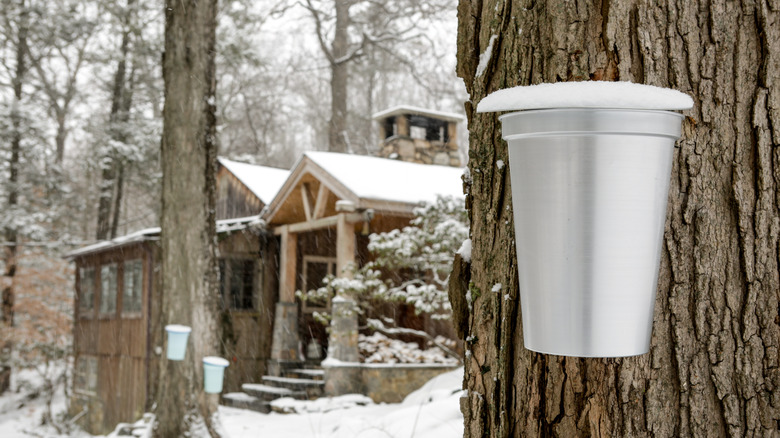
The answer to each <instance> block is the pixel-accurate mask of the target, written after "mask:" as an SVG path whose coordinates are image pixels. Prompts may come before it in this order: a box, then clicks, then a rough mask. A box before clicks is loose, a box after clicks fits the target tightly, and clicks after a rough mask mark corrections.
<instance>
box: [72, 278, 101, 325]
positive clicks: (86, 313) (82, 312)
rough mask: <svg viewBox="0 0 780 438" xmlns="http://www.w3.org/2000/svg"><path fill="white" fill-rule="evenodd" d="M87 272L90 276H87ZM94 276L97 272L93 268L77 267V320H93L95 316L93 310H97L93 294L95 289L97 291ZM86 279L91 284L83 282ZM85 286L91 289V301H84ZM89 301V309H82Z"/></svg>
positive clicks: (94, 294)
mask: <svg viewBox="0 0 780 438" xmlns="http://www.w3.org/2000/svg"><path fill="white" fill-rule="evenodd" d="M87 272H90V274H89V275H87ZM96 274H97V270H96V269H95V266H92V265H90V266H81V267H79V285H78V288H79V290H78V293H79V305H78V307H77V309H76V310H77V312H78V316H79V319H82V318H83V319H89V318H93V317H94V316H95V309H96V308H97V306H95V300H96V298H97V296H96V295H97V294H96V293H95V292H96V289H97V288H96V287H95V285H96V282H97V278H96ZM87 278H90V279H91V280H92V281H91V282H89V281H85V279H87ZM87 284H89V285H90V289H91V290H90V292H91V294H92V299H91V300H85V299H84V298H85V297H84V292H85V291H84V286H85V285H87ZM89 301H91V302H90V305H89V307H88V308H86V307H84V303H87V302H89Z"/></svg>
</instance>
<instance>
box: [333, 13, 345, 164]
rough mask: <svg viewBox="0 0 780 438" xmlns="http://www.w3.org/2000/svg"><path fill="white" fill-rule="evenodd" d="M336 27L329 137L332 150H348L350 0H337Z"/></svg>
mask: <svg viewBox="0 0 780 438" xmlns="http://www.w3.org/2000/svg"><path fill="white" fill-rule="evenodd" d="M335 5H336V29H335V33H334V35H333V42H332V44H331V47H332V59H331V64H330V73H331V77H330V125H329V131H328V139H329V143H330V149H329V150H330V151H331V152H347V151H348V150H349V145H348V143H347V138H348V137H347V135H348V134H347V82H348V81H349V62H348V60H347V59H346V57H347V50H348V48H349V34H348V32H347V30H348V27H349V0H335Z"/></svg>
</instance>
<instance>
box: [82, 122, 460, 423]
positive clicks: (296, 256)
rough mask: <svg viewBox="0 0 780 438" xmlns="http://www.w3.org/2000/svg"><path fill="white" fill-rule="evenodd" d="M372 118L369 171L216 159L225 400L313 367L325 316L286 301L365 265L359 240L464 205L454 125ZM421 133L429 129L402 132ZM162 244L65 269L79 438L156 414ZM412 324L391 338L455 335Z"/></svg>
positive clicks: (96, 251) (329, 161) (341, 163)
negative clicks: (427, 208)
mask: <svg viewBox="0 0 780 438" xmlns="http://www.w3.org/2000/svg"><path fill="white" fill-rule="evenodd" d="M374 118H375V120H377V121H378V122H379V124H380V126H383V127H384V128H383V129H385V130H386V131H382V132H388V131H389V132H392V134H391V135H387V136H383V139H382V143H381V144H380V151H379V154H380V157H371V156H359V155H347V154H338V153H329V152H306V153H304V154H303V155H302V157H301V158H300V159H299V160H298V161H297V162H296V164H295V165H294V166H293V168H292V170H291V171H286V170H281V169H274V168H269V167H264V166H255V165H250V164H244V163H239V162H236V161H231V160H228V159H224V158H219V166H218V170H217V202H216V215H217V234H218V264H219V271H220V287H219V293H220V296H221V303H222V313H221V320H220V321H221V324H222V331H223V342H222V351H219V352H215V353H216V354H217V355H220V356H222V357H225V358H226V359H228V360H229V361H230V363H231V364H230V366H229V367H228V368H227V370H226V374H225V392H228V391H235V390H237V389H238V388H240V386H241V384H242V383H249V382H258V381H260V378H261V377H262V376H263V375H266V374H268V375H277V376H278V375H280V374H282V373H283V372H284V370H285V369H290V368H296V367H300V366H301V365H302V364H303V363H305V362H310V363H311V362H317V361H318V360H321V359H322V358H324V356H325V354H326V350H327V335H326V334H325V329H324V327H323V326H322V325H320V324H319V323H317V322H315V321H314V319H313V316H312V315H313V312H315V311H322V310H327V308H328V306H329V303H327V302H326V303H322V305H321V306H319V307H317V306H312V305H310V304H306V303H302V302H301V301H300V300H298V299H297V298H296V294H295V292H296V291H298V290H308V289H311V288H316V287H319V286H320V285H321V284H322V280H323V278H324V277H325V276H326V275H328V274H333V275H337V276H342V275H350V274H349V272H350V270H349V269H348V268H349V267H350V266H351V265H354V266H360V265H362V264H363V263H365V262H366V261H367V260H368V257H369V254H368V249H367V245H368V235H369V233H373V232H385V231H390V230H393V229H397V228H401V227H404V226H406V225H408V224H409V221H410V219H412V218H413V209H414V208H415V207H417V206H418V205H419V204H420V203H421V202H426V201H433V200H434V199H435V197H436V196H437V195H447V196H463V192H462V183H461V175H462V169H461V168H460V167H459V166H460V163H461V160H460V157H459V155H458V148H457V143H456V140H455V138H456V135H455V127H454V124H455V122H456V121H458V120H461V118H460V116H458V115H456V114H446V113H438V112H431V111H426V110H421V109H419V108H414V107H397V108H394V109H392V110H391V111H385V112H382V113H378V114H377V115H375V117H374ZM418 125H423V126H426V127H429V128H430V129H422V130H416V131H414V130H411V129H410V128H411V127H414V126H418ZM433 127H437V128H436V129H434V128H433ZM445 131H446V135H445V134H444V132H445ZM412 134H414V136H412ZM445 155H446V160H445ZM382 156H383V157H382ZM434 160H435V161H436V162H438V163H442V164H446V165H437V164H432V163H433V162H434ZM159 236H160V229H159V228H149V229H145V230H141V231H138V232H135V233H132V234H129V235H127V236H122V237H120V238H116V239H113V240H111V241H105V242H100V243H97V244H95V245H91V246H88V247H85V248H81V249H78V250H75V251H73V252H71V253H69V254H68V255H67V257H68V258H69V259H71V260H72V261H73V262H74V263H75V265H76V296H77V298H76V306H75V319H74V321H75V323H74V350H75V367H74V381H73V391H72V392H71V394H72V395H71V415H72V416H74V417H78V418H79V424H81V425H82V427H84V429H85V430H87V431H88V432H90V433H95V434H103V433H106V432H108V431H110V430H113V428H114V426H115V425H116V424H117V423H119V422H128V421H133V420H135V419H137V418H140V416H141V415H142V414H143V413H144V412H149V411H150V410H152V408H153V405H154V400H155V394H154V392H155V390H156V387H157V374H158V368H159V361H160V358H161V355H162V354H163V348H164V344H165V339H164V333H163V330H162V327H161V323H160V314H159V308H160V302H161V291H160V287H159V285H160V272H159V271H160V269H159V267H160V246H159ZM413 313H414V312H413V311H407V312H401V313H400V314H399V316H398V317H399V318H406V319H408V321H405V322H402V325H406V326H409V325H412V326H414V325H417V326H418V327H417V328H427V329H431V327H430V326H428V327H421V325H422V326H426V325H434V326H435V327H433V331H434V332H439V333H443V334H452V329H451V327H449V325H448V323H442V322H441V321H433V320H430V318H428V319H425V318H422V319H420V318H418V317H416V316H414V315H413ZM452 337H454V336H452Z"/></svg>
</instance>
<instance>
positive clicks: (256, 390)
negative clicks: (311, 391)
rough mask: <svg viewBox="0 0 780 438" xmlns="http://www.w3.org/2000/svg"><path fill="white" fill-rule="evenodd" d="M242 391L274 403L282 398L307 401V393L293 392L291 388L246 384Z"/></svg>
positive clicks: (242, 386)
mask: <svg viewBox="0 0 780 438" xmlns="http://www.w3.org/2000/svg"><path fill="white" fill-rule="evenodd" d="M241 390H242V391H244V392H245V393H247V394H249V395H251V396H253V397H257V398H259V399H261V400H264V401H272V400H276V399H277V398H282V397H292V398H294V399H298V400H306V397H307V394H306V391H293V390H291V389H289V388H281V387H278V386H269V385H263V384H261V383H244V384H243V385H241Z"/></svg>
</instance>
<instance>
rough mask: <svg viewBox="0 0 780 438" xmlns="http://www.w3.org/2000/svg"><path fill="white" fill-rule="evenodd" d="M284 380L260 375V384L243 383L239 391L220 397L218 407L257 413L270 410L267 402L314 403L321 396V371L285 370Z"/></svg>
mask: <svg viewBox="0 0 780 438" xmlns="http://www.w3.org/2000/svg"><path fill="white" fill-rule="evenodd" d="M284 375H285V376H286V377H276V376H263V383H245V384H243V385H241V390H242V391H243V392H232V393H229V394H225V395H223V396H222V404H223V405H225V406H230V407H234V408H240V409H250V410H253V411H257V412H263V413H268V412H270V411H271V406H270V403H271V402H272V401H274V400H276V399H279V398H282V397H291V398H294V399H296V400H314V399H316V398H319V397H322V395H323V392H324V389H325V381H324V376H325V371H324V370H322V369H316V368H294V369H288V370H285V372H284Z"/></svg>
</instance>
